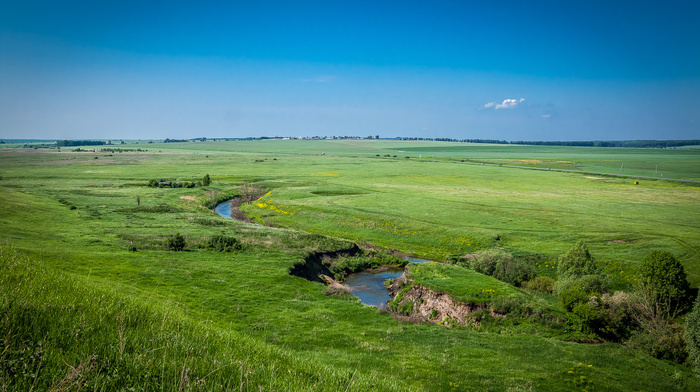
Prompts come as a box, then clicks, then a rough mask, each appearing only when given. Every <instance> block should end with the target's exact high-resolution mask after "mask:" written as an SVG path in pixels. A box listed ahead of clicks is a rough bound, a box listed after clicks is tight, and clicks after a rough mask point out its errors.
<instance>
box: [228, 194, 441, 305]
mask: <svg viewBox="0 0 700 392" xmlns="http://www.w3.org/2000/svg"><path fill="white" fill-rule="evenodd" d="M214 211H215V212H216V213H217V214H219V215H221V216H223V217H224V218H226V219H233V218H231V201H230V200H229V201H227V202H224V203H221V204H219V205H218V206H216V208H215V209H214ZM404 259H405V260H408V261H409V262H411V263H429V262H431V261H432V260H423V259H417V258H414V257H404ZM403 271H404V269H403V268H392V269H388V270H386V271H381V272H377V271H369V270H368V271H362V272H358V273H354V274H350V275H348V277H347V279H346V280H345V283H344V285H345V286H347V287H349V288H350V292H351V293H352V295H354V296H356V297H357V298H359V299H360V302H362V303H363V304H365V305H370V306H375V307H377V308H380V309H382V308H386V304H387V302H389V301H391V297H389V290H387V288H386V286H384V282H386V281H387V280H389V279H396V278H398V277H399V276H401V274H402V273H403Z"/></svg>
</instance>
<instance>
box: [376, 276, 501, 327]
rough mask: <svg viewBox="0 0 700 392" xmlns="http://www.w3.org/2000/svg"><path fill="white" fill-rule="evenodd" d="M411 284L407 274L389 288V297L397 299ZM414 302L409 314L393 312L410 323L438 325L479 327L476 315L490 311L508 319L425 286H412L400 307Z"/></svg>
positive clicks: (485, 306)
mask: <svg viewBox="0 0 700 392" xmlns="http://www.w3.org/2000/svg"><path fill="white" fill-rule="evenodd" d="M407 284H410V280H409V279H407V278H406V276H405V274H404V275H401V277H399V278H397V279H396V280H395V281H394V282H393V283H392V284H391V286H389V295H390V296H391V297H394V298H395V297H396V295H397V294H398V292H399V291H400V290H401V289H402V288H403V287H405V286H406V285H407ZM409 301H410V302H413V310H412V311H411V312H410V313H409V314H404V313H400V312H392V313H393V314H394V315H395V316H396V317H397V318H399V319H404V320H406V319H407V320H409V321H413V322H416V321H428V322H431V323H436V324H443V325H450V324H451V323H453V322H456V323H459V324H464V325H479V322H480V318H479V317H478V316H475V315H474V314H475V313H477V312H481V311H483V310H484V309H489V310H490V313H491V316H493V317H506V316H505V315H504V314H501V313H498V312H495V311H494V310H493V309H491V308H490V306H488V305H470V304H466V303H464V302H459V301H456V300H454V299H452V297H450V296H449V295H448V294H445V293H437V292H435V291H433V290H430V289H428V288H426V287H423V286H412V287H411V288H410V289H409V291H408V292H406V294H405V295H404V297H403V298H402V299H401V301H400V302H399V303H398V305H399V306H401V305H404V304H406V303H408V302H409Z"/></svg>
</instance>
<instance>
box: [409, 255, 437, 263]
mask: <svg viewBox="0 0 700 392" xmlns="http://www.w3.org/2000/svg"><path fill="white" fill-rule="evenodd" d="M403 259H404V260H408V261H410V262H411V263H432V262H433V260H425V259H417V258H415V257H408V256H406V257H404V258H403Z"/></svg>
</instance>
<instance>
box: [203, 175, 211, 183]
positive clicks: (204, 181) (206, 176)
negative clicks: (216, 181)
mask: <svg viewBox="0 0 700 392" xmlns="http://www.w3.org/2000/svg"><path fill="white" fill-rule="evenodd" d="M209 184H211V177H209V174H205V175H204V177H203V178H202V186H209Z"/></svg>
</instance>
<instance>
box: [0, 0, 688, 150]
mask: <svg viewBox="0 0 700 392" xmlns="http://www.w3.org/2000/svg"><path fill="white" fill-rule="evenodd" d="M0 6H1V9H2V10H3V11H2V12H1V13H0V138H55V139H65V138H73V139H75V138H129V139H131V138H141V139H146V138H166V137H169V138H193V137H202V136H205V137H247V136H275V135H279V136H324V135H326V136H332V135H337V136H342V135H356V136H367V135H380V136H381V137H395V136H423V137H450V138H458V139H462V138H488V139H506V140H593V139H595V140H622V139H698V138H700V109H699V107H698V105H699V103H700V23H698V20H700V3H699V2H697V1H685V0H684V1H674V0H671V1H664V2H661V1H653V2H652V1H635V2H627V1H612V2H611V1H605V2H603V1H596V0H593V1H586V2H576V3H574V2H562V1H537V0H534V1H510V0H502V1H494V2H484V1H478V2H476V1H475V2H471V1H431V2H427V1H384V2H380V1H372V2H370V1H336V2H333V1H301V0H300V1H256V2H249V1H246V2H243V1H226V2H224V1H208V2H207V1H200V2H197V3H194V2H184V1H148V2H137V1H131V0H122V1H111V0H107V1H60V0H55V1H33V0H23V1H6V0H0Z"/></svg>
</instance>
